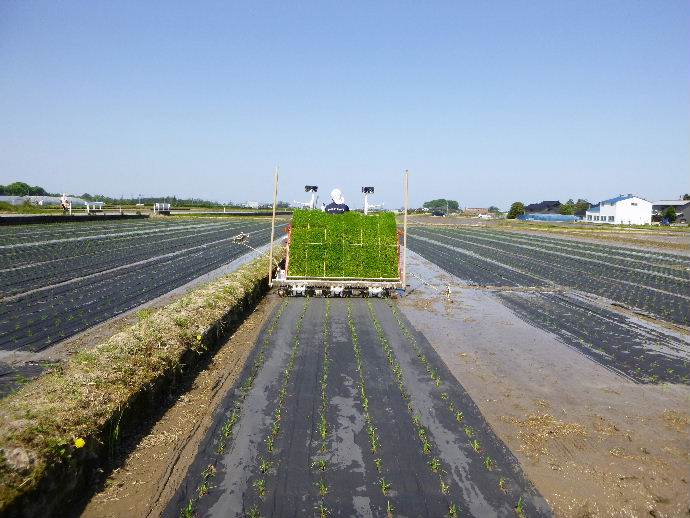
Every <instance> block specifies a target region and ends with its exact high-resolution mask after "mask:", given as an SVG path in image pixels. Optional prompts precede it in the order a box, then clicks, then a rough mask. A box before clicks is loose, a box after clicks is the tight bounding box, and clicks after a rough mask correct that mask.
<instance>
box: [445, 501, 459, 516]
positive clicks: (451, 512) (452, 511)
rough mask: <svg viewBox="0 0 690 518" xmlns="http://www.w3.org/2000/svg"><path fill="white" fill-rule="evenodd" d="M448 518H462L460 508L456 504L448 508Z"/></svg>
mask: <svg viewBox="0 0 690 518" xmlns="http://www.w3.org/2000/svg"><path fill="white" fill-rule="evenodd" d="M448 516H450V517H451V518H455V517H457V516H460V510H459V509H458V506H457V504H456V503H455V502H453V503H452V504H450V506H449V507H448Z"/></svg>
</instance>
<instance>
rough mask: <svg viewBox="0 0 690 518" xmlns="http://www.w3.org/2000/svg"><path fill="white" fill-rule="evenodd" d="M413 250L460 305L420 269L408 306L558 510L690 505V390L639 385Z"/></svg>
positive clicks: (643, 510) (419, 264)
mask: <svg viewBox="0 0 690 518" xmlns="http://www.w3.org/2000/svg"><path fill="white" fill-rule="evenodd" d="M410 256H411V257H410V269H411V271H413V272H415V273H417V274H418V275H419V276H420V277H422V278H424V279H425V280H426V281H427V282H430V283H431V284H432V285H434V286H436V287H437V288H439V289H442V288H445V286H446V285H448V284H450V286H451V289H452V293H453V294H452V303H448V302H447V301H445V299H444V297H441V296H439V294H438V292H437V291H436V290H434V289H432V288H429V287H428V286H426V285H424V284H423V283H422V282H420V281H419V280H418V279H416V278H414V277H412V278H411V283H412V290H411V292H412V293H411V294H410V295H409V296H408V297H405V298H404V299H403V300H401V301H400V307H401V308H402V310H403V311H404V313H405V315H406V316H407V317H408V318H409V319H410V320H411V322H412V323H413V324H414V325H415V326H416V327H417V329H419V330H420V331H421V332H422V333H423V334H424V335H425V336H426V338H428V339H429V341H430V343H431V345H432V346H433V347H434V348H435V349H436V351H437V352H438V353H439V355H440V356H441V357H442V358H443V360H444V362H445V363H446V364H447V366H448V368H449V369H450V370H451V371H452V373H453V374H454V376H455V377H456V378H457V379H459V380H461V382H462V384H463V386H464V387H465V388H466V389H467V391H468V393H469V394H470V395H471V396H472V398H473V400H474V401H475V402H476V403H477V405H478V406H479V408H480V410H481V412H482V414H483V415H484V416H485V417H486V419H487V420H488V422H489V424H490V425H491V427H492V429H493V430H494V431H495V432H496V433H497V435H498V436H499V437H500V438H501V439H502V440H503V441H504V442H505V443H506V445H507V446H508V447H509V448H510V450H511V451H512V452H513V453H514V454H515V455H516V456H517V458H518V459H519V460H520V463H521V465H522V467H523V469H524V470H525V473H526V475H527V476H528V477H529V478H530V480H532V481H533V482H534V483H535V485H536V487H537V489H539V491H540V492H541V493H542V494H543V495H544V496H545V497H546V499H547V500H548V502H549V504H550V505H551V506H552V507H553V509H554V511H555V513H556V514H557V515H559V516H587V515H591V516H614V515H615V516H618V515H626V516H641V515H647V514H649V513H650V511H651V512H652V513H655V515H657V516H681V515H684V513H687V509H688V505H689V502H688V485H687V484H688V474H687V466H688V465H690V440H689V438H688V419H689V417H690V416H689V412H688V400H690V387H687V386H684V385H678V384H662V385H650V384H646V385H641V384H638V383H633V382H631V381H630V380H627V379H625V378H623V377H621V376H620V375H617V374H616V373H614V372H612V371H611V370H609V369H607V368H605V367H604V366H601V365H599V364H597V363H596V362H595V361H593V360H592V359H590V358H589V357H587V356H585V355H584V354H583V353H581V352H579V351H578V350H577V349H575V348H573V347H569V346H568V345H566V344H565V343H563V342H562V341H560V340H559V339H558V337H557V336H556V335H554V334H551V333H549V332H546V331H544V330H542V329H538V328H536V327H533V326H531V325H530V324H528V323H527V322H525V321H523V320H521V319H520V318H519V317H517V316H516V314H515V313H513V312H512V311H510V310H509V309H508V308H507V307H505V306H504V305H503V304H502V303H501V302H500V300H499V299H498V298H497V297H496V296H495V295H494V294H492V293H489V292H487V291H483V290H478V289H472V288H470V287H468V286H467V285H466V284H465V283H464V282H463V281H462V280H460V279H456V278H454V277H452V276H450V275H449V274H447V273H446V272H444V271H442V270H440V269H438V268H437V267H435V266H434V265H432V264H430V263H428V262H427V261H425V260H423V259H421V258H420V257H419V256H416V255H415V254H410ZM655 329H657V330H663V328H662V327H655ZM677 333H678V331H676V332H675V333H673V334H674V335H677ZM686 339H687V335H686Z"/></svg>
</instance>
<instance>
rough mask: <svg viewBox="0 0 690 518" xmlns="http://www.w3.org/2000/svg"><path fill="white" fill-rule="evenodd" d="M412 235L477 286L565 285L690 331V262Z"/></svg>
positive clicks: (466, 233)
mask: <svg viewBox="0 0 690 518" xmlns="http://www.w3.org/2000/svg"><path fill="white" fill-rule="evenodd" d="M409 236H410V239H409V245H410V248H411V249H412V250H414V251H415V252H417V253H419V254H420V255H422V256H423V257H425V258H427V259H428V260H430V261H432V262H434V263H436V264H438V265H439V266H441V267H442V268H444V269H445V270H447V271H448V272H449V273H452V274H454V275H457V276H458V277H460V278H461V279H464V280H467V281H469V282H471V283H474V284H478V285H492V286H541V287H545V286H551V285H553V286H564V287H568V288H574V289H577V290H581V291H584V292H588V293H592V294H594V295H598V296H601V297H605V298H607V299H610V300H612V301H614V302H618V303H620V304H623V305H625V306H628V307H630V308H633V309H637V310H641V311H643V312H647V313H649V314H652V315H655V316H657V317H659V318H661V319H664V320H667V321H670V322H675V323H678V324H682V325H690V311H689V310H688V307H689V304H690V257H685V256H681V255H675V254H669V253H663V252H653V251H643V250H632V249H629V248H623V247H617V246H611V245H600V244H594V243H584V242H577V241H572V240H565V239H558V238H553V237H542V236H533V235H529V236H527V235H523V234H515V233H509V232H501V231H491V230H485V229H481V230H477V229H428V228H415V229H412V230H411V231H410V233H409Z"/></svg>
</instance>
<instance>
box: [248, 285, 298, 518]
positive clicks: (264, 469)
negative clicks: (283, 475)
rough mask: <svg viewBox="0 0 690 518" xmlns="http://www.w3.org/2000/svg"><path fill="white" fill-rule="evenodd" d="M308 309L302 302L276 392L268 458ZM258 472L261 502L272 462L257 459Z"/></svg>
mask: <svg viewBox="0 0 690 518" xmlns="http://www.w3.org/2000/svg"><path fill="white" fill-rule="evenodd" d="M308 307H309V299H308V298H307V300H306V301H305V302H304V307H303V308H302V311H301V313H300V314H299V316H298V317H297V322H296V324H295V337H294V339H293V340H292V347H291V349H290V357H289V358H288V362H287V365H286V366H285V369H284V370H283V382H282V383H281V385H280V390H279V391H278V404H277V405H276V409H275V410H274V411H273V420H272V421H271V428H270V430H269V432H268V434H267V435H266V438H265V439H264V443H266V451H267V452H268V455H269V457H272V456H273V453H274V452H275V450H276V444H275V443H276V440H277V439H278V435H279V434H280V430H281V421H282V419H283V413H284V412H285V401H286V400H287V396H288V385H289V384H290V379H291V378H292V372H293V370H294V368H295V364H296V363H297V355H298V354H299V349H300V345H301V340H300V335H301V333H302V325H303V324H304V315H305V314H306V313H307V308H308ZM258 460H259V472H260V473H261V475H262V477H261V478H259V479H257V480H255V481H254V484H253V485H254V490H255V491H256V494H257V496H258V497H259V498H260V499H262V500H263V498H264V497H265V496H266V489H267V481H266V475H269V474H270V473H271V472H272V471H273V465H274V461H273V460H271V458H269V459H265V458H263V457H259V459H258ZM247 516H249V517H250V518H259V517H260V516H261V513H260V512H259V508H258V506H256V505H254V506H252V507H250V508H249V509H248V511H247Z"/></svg>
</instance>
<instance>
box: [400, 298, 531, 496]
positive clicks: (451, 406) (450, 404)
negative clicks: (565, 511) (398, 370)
mask: <svg viewBox="0 0 690 518" xmlns="http://www.w3.org/2000/svg"><path fill="white" fill-rule="evenodd" d="M389 308H390V310H391V313H393V316H394V317H395V320H396V321H397V323H398V327H399V328H400V330H401V331H402V333H403V334H404V335H405V338H407V343H408V344H410V346H411V347H412V349H413V350H414V352H415V355H416V356H417V359H419V361H420V362H421V363H422V364H423V365H425V366H426V367H427V372H428V371H429V370H430V369H431V370H433V368H432V367H430V366H429V359H428V358H427V357H426V355H425V354H424V352H423V351H422V349H421V347H420V346H419V344H418V343H417V339H416V338H415V336H414V335H413V334H412V333H411V332H410V330H409V329H408V328H407V326H406V325H405V323H404V322H403V321H402V319H401V318H400V315H399V314H398V310H397V308H396V307H395V306H394V305H393V304H389ZM436 375H437V378H436V379H437V380H439V381H440V383H437V384H436V387H437V388H440V387H441V385H443V383H444V382H443V380H442V379H441V378H440V376H438V373H436ZM436 379H435V380H434V381H435V382H436ZM440 397H441V400H442V401H443V402H444V403H445V404H446V407H447V408H448V410H449V411H450V413H451V414H452V415H453V416H454V417H455V420H456V421H457V423H458V425H460V424H461V423H462V422H463V419H464V415H463V413H462V410H460V409H459V408H458V406H457V405H456V404H455V402H454V401H453V400H452V399H451V398H450V397H449V395H448V393H447V392H441V396H440ZM462 429H463V432H464V433H465V435H466V436H467V440H468V441H469V443H470V446H472V449H473V450H474V452H475V453H476V454H477V455H481V454H482V445H481V443H480V442H479V439H477V437H476V436H475V431H474V428H472V427H471V426H469V425H464V426H463V428H462ZM483 465H484V468H485V469H486V470H487V471H494V468H495V467H496V462H495V461H494V459H492V458H491V456H489V455H484V460H483ZM498 486H499V489H500V490H501V491H502V492H503V493H507V488H506V482H505V479H504V478H503V477H501V478H500V479H499V481H498ZM518 504H519V505H520V506H522V505H523V504H522V497H520V499H519V500H518Z"/></svg>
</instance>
